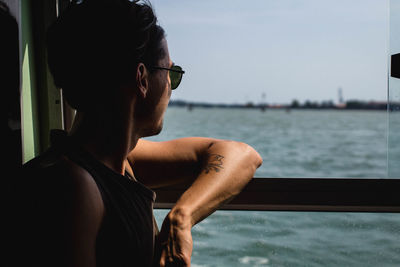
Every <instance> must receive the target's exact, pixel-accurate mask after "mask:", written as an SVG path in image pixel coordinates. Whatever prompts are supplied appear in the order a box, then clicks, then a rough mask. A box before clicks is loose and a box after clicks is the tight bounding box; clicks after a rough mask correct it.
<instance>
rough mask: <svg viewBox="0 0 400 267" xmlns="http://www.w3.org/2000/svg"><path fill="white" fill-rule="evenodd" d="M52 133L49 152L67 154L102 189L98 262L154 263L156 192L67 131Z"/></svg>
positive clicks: (38, 162)
mask: <svg viewBox="0 0 400 267" xmlns="http://www.w3.org/2000/svg"><path fill="white" fill-rule="evenodd" d="M51 137H52V138H51V139H52V146H51V148H50V149H49V151H50V154H52V155H62V156H66V157H67V158H69V159H70V160H71V161H73V162H74V163H76V164H77V165H79V166H81V167H82V168H84V169H85V170H87V171H88V172H89V173H90V174H91V176H92V177H93V179H94V181H95V182H96V184H97V186H98V189H99V191H100V193H101V196H102V199H103V202H104V207H105V215H104V218H103V221H102V225H101V227H100V230H99V232H98V235H97V239H96V262H97V266H100V267H102V266H107V267H109V266H113V267H114V266H115V267H119V266H121V267H122V266H123V267H125V266H127V267H128V266H129V267H133V266H140V267H142V266H144V267H145V266H153V264H154V259H155V258H156V256H155V251H158V249H156V241H155V239H156V237H157V235H158V228H157V224H156V222H155V219H154V215H153V203H154V201H155V197H156V196H155V193H154V192H153V191H152V190H150V189H149V188H147V187H146V186H144V185H143V184H141V183H140V182H138V181H137V180H136V179H135V178H133V177H131V176H129V175H128V172H125V173H126V175H125V176H124V175H121V174H119V173H116V172H115V171H113V170H111V169H110V168H108V167H107V166H105V165H104V164H102V163H101V162H100V161H98V160H97V159H95V158H94V157H93V156H92V155H91V154H90V153H89V152H87V151H85V150H84V149H83V148H80V147H79V146H78V145H76V144H75V143H74V142H73V141H72V140H71V138H70V137H68V136H67V135H66V133H65V132H63V131H60V130H57V131H52V134H51ZM45 154H46V153H45ZM45 158H46V157H45ZM56 158H57V156H56ZM44 161H45V160H43V159H42V160H40V157H38V158H36V159H34V160H32V161H31V162H28V163H27V164H25V165H26V166H24V168H28V169H31V170H32V168H33V170H35V169H36V170H37V169H38V168H42V167H38V166H40V165H43V162H44ZM30 173H32V172H30Z"/></svg>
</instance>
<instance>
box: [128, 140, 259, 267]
mask: <svg viewBox="0 0 400 267" xmlns="http://www.w3.org/2000/svg"><path fill="white" fill-rule="evenodd" d="M145 142H146V141H145ZM147 149H150V150H148V151H147ZM152 155H153V156H154V157H155V159H156V160H154V159H152V158H151V156H152ZM130 156H131V159H130V162H133V163H134V162H135V159H136V162H138V163H139V164H138V165H137V166H136V167H135V164H132V166H133V169H134V171H135V173H141V174H143V175H144V179H145V180H144V182H145V183H146V179H147V177H152V179H151V181H152V183H153V185H154V184H159V185H160V184H163V183H168V181H166V182H163V181H162V179H170V181H169V182H170V183H174V182H177V181H180V182H182V181H184V180H185V179H189V180H190V181H194V182H193V183H192V184H191V185H190V186H189V187H188V189H187V190H186V191H185V192H184V193H183V195H182V196H181V197H180V199H179V200H178V201H177V203H176V204H175V206H174V207H173V208H172V209H171V211H170V212H169V213H168V215H167V217H166V218H165V220H164V223H163V226H162V229H161V234H160V239H161V241H162V242H163V248H162V253H161V259H160V266H165V265H166V264H167V262H174V263H178V264H181V265H180V266H189V265H190V257H191V252H192V238H191V228H192V227H193V225H195V224H196V223H198V222H200V221H201V220H203V219H204V218H206V217H207V216H208V215H210V214H211V213H213V212H214V211H215V210H216V209H217V208H218V207H219V206H221V205H222V204H224V203H226V202H228V201H229V200H231V199H232V198H233V197H235V196H236V195H237V194H238V193H239V192H240V191H241V190H242V189H243V187H244V186H245V185H246V184H247V183H248V182H249V181H250V180H251V178H252V177H253V175H254V173H255V171H256V169H257V168H258V167H259V166H260V165H261V163H262V159H261V157H260V155H259V154H258V153H257V152H256V151H255V150H254V149H253V148H252V147H250V146H248V145H246V144H244V143H240V142H234V141H224V140H216V139H208V138H185V139H179V140H174V141H169V142H165V143H158V144H157V143H148V144H146V143H142V144H139V149H138V150H137V151H136V153H132V154H131V155H130ZM146 159H147V160H148V162H147V163H146ZM151 163H154V165H152V164H151ZM144 166H146V167H147V168H151V170H149V171H146V170H140V167H144ZM137 167H139V170H138V169H137ZM146 174H147V175H149V176H147V177H146ZM157 175H159V179H161V181H160V182H156V181H157V177H156V176H157ZM174 176H176V178H175V177H174Z"/></svg>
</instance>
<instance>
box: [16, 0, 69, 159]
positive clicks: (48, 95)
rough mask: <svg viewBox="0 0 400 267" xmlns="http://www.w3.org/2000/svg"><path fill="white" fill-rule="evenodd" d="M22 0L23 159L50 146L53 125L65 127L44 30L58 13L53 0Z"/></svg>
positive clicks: (29, 157) (60, 127)
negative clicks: (49, 62)
mask: <svg viewBox="0 0 400 267" xmlns="http://www.w3.org/2000/svg"><path fill="white" fill-rule="evenodd" d="M31 3H32V1H30V0H22V1H21V30H22V46H21V47H22V104H23V106H22V110H23V114H22V125H23V126H22V129H23V151H24V153H23V161H24V162H26V161H28V160H30V159H32V158H33V157H35V156H36V155H38V154H39V153H41V152H42V151H43V150H45V149H46V148H47V147H48V146H49V132H50V130H51V129H62V107H61V101H60V99H61V96H60V90H58V89H56V88H55V86H54V83H53V80H52V77H51V75H50V73H49V70H48V67H47V59H46V51H45V43H44V40H45V33H46V29H47V27H48V25H50V23H51V22H52V21H53V20H54V19H55V17H56V5H55V1H53V0H37V1H35V4H34V5H32V4H31Z"/></svg>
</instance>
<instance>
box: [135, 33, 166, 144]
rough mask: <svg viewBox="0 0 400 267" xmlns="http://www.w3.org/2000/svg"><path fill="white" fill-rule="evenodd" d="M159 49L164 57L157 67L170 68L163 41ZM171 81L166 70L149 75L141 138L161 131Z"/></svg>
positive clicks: (155, 71) (164, 41)
mask: <svg viewBox="0 0 400 267" xmlns="http://www.w3.org/2000/svg"><path fill="white" fill-rule="evenodd" d="M161 47H162V48H163V49H164V51H165V56H164V58H162V59H161V60H159V62H158V65H157V67H164V68H170V67H171V66H172V61H171V59H170V57H169V52H168V44H167V41H166V40H165V39H163V40H162V41H161ZM171 92H172V91H171V81H170V78H169V71H168V70H154V71H153V72H152V73H151V74H150V75H149V90H148V94H147V96H146V99H145V101H144V102H145V103H144V104H145V105H144V106H143V108H144V109H145V110H146V111H145V113H144V114H143V116H144V117H145V118H143V121H145V122H144V123H143V126H144V127H143V128H142V130H144V132H143V134H142V136H151V135H156V134H159V133H160V132H161V130H162V126H163V119H164V113H165V110H166V108H167V106H168V102H169V99H170V97H171Z"/></svg>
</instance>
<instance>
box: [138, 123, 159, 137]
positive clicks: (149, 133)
mask: <svg viewBox="0 0 400 267" xmlns="http://www.w3.org/2000/svg"><path fill="white" fill-rule="evenodd" d="M162 128H163V123H162V122H161V123H160V124H159V126H158V127H155V128H153V129H149V130H147V131H145V132H144V134H143V135H142V137H149V136H154V135H158V134H160V133H161V130H162Z"/></svg>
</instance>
